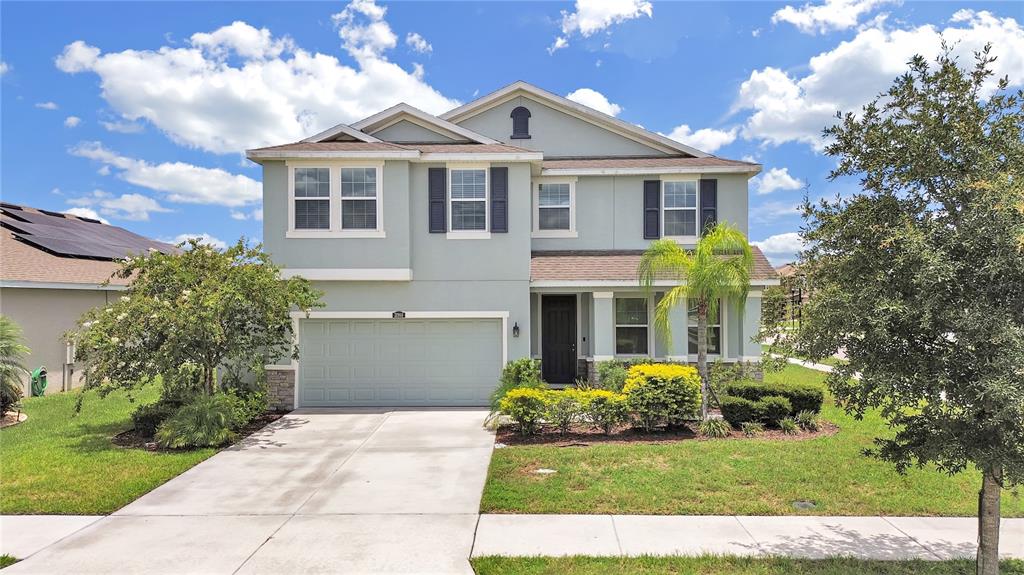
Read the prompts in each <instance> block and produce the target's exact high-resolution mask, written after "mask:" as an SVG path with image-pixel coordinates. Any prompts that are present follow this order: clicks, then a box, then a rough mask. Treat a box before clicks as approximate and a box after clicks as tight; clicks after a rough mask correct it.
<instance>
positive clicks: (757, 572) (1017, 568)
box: [471, 556, 1024, 575]
mask: <svg viewBox="0 0 1024 575" xmlns="http://www.w3.org/2000/svg"><path fill="white" fill-rule="evenodd" d="M471 563H472V564H473V569H474V570H475V571H476V573H477V575H548V574H550V575H555V574H558V575H598V574H602V575H603V574H605V573H616V574H617V575H684V574H685V575H712V574H714V575H961V574H962V575H970V574H973V573H974V562H973V561H969V560H958V561H920V560H915V561H864V560H858V559H845V558H837V559H818V560H810V559H785V558H760V557H715V556H705V557H478V558H475V559H472V560H471ZM1001 573H1003V574H1004V575H1022V574H1024V561H1014V560H1009V561H1002V562H1001Z"/></svg>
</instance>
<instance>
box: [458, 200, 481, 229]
mask: <svg viewBox="0 0 1024 575" xmlns="http://www.w3.org/2000/svg"><path fill="white" fill-rule="evenodd" d="M452 229H453V230H485V229H487V203H486V202H452Z"/></svg>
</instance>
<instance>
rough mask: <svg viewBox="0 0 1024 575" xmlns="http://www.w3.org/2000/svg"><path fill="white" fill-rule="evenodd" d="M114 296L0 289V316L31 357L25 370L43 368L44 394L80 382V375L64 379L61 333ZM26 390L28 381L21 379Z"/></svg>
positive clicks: (97, 292)
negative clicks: (18, 329) (12, 324)
mask: <svg viewBox="0 0 1024 575" xmlns="http://www.w3.org/2000/svg"><path fill="white" fill-rule="evenodd" d="M116 297H118V292H117V291H112V290H98V289H51V288H22V287H18V288H10V287H8V288H2V289H0V313H2V314H3V315H5V316H7V317H9V318H10V319H12V320H14V322H15V323H17V324H18V326H19V327H21V331H22V335H23V336H24V338H25V345H27V346H28V347H29V348H30V349H31V350H32V352H31V354H30V355H29V356H28V358H27V359H26V361H25V367H27V368H28V369H29V370H34V369H36V368H37V367H41V366H45V367H46V371H47V383H48V384H47V388H46V393H47V395H49V394H51V393H59V392H60V391H62V390H64V389H71V388H73V387H78V386H80V385H82V384H83V383H84V382H83V381H82V380H81V377H80V374H75V375H74V376H73V377H72V378H70V379H69V380H68V381H65V380H64V364H65V363H67V354H68V350H67V345H66V344H65V343H64V333H65V332H67V331H68V330H72V329H75V328H76V327H77V321H78V318H80V317H82V314H84V313H85V312H87V311H89V310H90V309H92V308H94V307H97V306H102V305H106V304H107V302H108V301H111V300H113V299H114V298H116ZM23 379H24V383H25V385H26V387H25V390H26V395H28V394H27V391H28V387H27V385H28V378H23Z"/></svg>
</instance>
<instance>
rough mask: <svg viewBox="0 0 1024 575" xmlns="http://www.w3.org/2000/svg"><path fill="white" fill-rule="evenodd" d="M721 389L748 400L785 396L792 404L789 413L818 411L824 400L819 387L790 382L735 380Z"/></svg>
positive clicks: (728, 393) (726, 393)
mask: <svg viewBox="0 0 1024 575" xmlns="http://www.w3.org/2000/svg"><path fill="white" fill-rule="evenodd" d="M723 391H724V392H725V395H732V396H734V397H742V398H744V399H749V400H750V401H760V400H762V399H764V398H766V397H785V398H786V399H788V400H789V403H790V404H791V405H792V413H790V415H794V414H797V413H800V412H801V411H813V412H814V413H819V412H820V411H821V404H822V402H824V400H825V394H824V392H823V391H822V389H821V388H820V387H817V386H814V385H803V384H792V383H766V382H760V381H737V382H734V383H730V384H728V385H726V386H725V388H724V389H723ZM723 411H724V408H723Z"/></svg>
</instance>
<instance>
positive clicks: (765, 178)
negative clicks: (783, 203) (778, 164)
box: [754, 168, 804, 195]
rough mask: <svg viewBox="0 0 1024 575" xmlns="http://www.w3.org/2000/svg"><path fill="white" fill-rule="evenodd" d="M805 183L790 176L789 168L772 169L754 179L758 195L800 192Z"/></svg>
mask: <svg viewBox="0 0 1024 575" xmlns="http://www.w3.org/2000/svg"><path fill="white" fill-rule="evenodd" d="M802 187H804V183H803V182H801V181H800V180H798V179H796V178H794V177H793V176H791V175H789V168H772V169H770V170H768V171H767V172H765V173H763V174H761V175H760V176H758V177H757V178H755V179H754V188H755V189H756V190H757V193H758V195H764V194H770V193H772V192H774V191H777V190H799V189H800V188H802Z"/></svg>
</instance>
